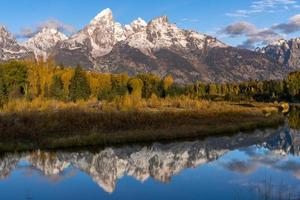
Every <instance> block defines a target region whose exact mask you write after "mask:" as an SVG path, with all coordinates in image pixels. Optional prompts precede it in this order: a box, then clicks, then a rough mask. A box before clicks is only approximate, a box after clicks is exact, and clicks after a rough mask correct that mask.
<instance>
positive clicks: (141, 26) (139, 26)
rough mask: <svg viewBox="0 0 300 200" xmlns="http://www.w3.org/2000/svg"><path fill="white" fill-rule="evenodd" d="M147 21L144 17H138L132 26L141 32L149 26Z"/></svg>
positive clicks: (134, 29) (135, 30)
mask: <svg viewBox="0 0 300 200" xmlns="http://www.w3.org/2000/svg"><path fill="white" fill-rule="evenodd" d="M147 25H148V24H147V22H146V21H145V20H143V19H142V18H138V19H136V20H134V21H133V22H131V24H130V27H131V28H132V30H133V31H134V32H139V31H141V30H143V29H145V28H146V27H147Z"/></svg>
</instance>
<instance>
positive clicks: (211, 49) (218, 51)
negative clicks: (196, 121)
mask: <svg viewBox="0 0 300 200" xmlns="http://www.w3.org/2000/svg"><path fill="white" fill-rule="evenodd" d="M54 54H55V58H56V60H57V62H59V63H64V64H65V65H71V66H74V65H76V64H81V65H82V66H84V67H86V68H87V69H89V70H96V71H101V72H114V73H119V72H128V73H129V74H131V75H134V74H136V73H143V72H151V73H155V74H157V75H159V76H165V75H167V74H171V75H173V76H174V78H175V80H176V81H177V82H185V83H186V82H191V81H195V80H201V81H205V82H212V81H217V82H227V81H245V80H249V79H281V78H283V77H284V75H286V74H287V73H288V72H287V70H286V69H285V68H283V67H282V66H281V65H280V63H278V62H274V61H273V60H272V59H270V58H269V57H267V56H266V55H264V54H260V53H255V52H252V51H250V50H243V49H237V48H233V47H229V46H227V45H225V44H224V43H222V42H221V41H219V40H217V39H216V38H214V37H211V36H208V35H205V34H200V33H198V32H195V31H190V30H183V29H180V28H178V27H177V26H176V25H175V24H171V23H170V22H169V20H168V18H167V17H165V16H164V17H158V18H155V19H153V20H152V21H150V22H149V23H146V22H145V21H144V20H142V19H140V18H139V19H137V20H135V21H133V22H132V23H131V24H130V25H125V26H122V25H120V24H119V23H117V22H115V21H114V18H113V14H112V12H111V10H110V9H106V10H104V11H102V12H101V13H100V14H98V15H97V16H96V17H95V18H94V19H93V20H92V21H91V23H90V24H89V25H87V26H86V27H85V28H83V29H82V30H81V31H79V32H78V33H77V34H75V35H73V36H72V37H71V38H70V39H69V40H66V41H64V42H63V43H61V44H60V45H58V46H57V47H56V51H55V52H54Z"/></svg>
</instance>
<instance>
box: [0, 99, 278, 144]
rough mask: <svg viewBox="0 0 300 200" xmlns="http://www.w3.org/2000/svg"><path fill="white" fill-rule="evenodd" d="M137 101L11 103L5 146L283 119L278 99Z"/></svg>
mask: <svg viewBox="0 0 300 200" xmlns="http://www.w3.org/2000/svg"><path fill="white" fill-rule="evenodd" d="M136 101H137V100H136V99H133V98H131V97H130V96H129V97H128V96H127V97H126V99H124V98H119V99H117V100H115V101H113V102H105V101H104V102H98V101H96V100H90V101H87V102H83V101H82V102H76V103H69V102H68V103H66V102H57V101H51V100H50V101H48V100H43V99H36V100H34V101H32V102H28V101H25V100H17V101H14V102H10V103H8V104H7V105H6V106H5V107H4V108H3V109H2V111H1V114H0V138H1V141H2V143H0V150H1V145H2V146H3V144H4V143H6V144H10V143H17V146H20V147H22V146H24V144H25V143H26V144H28V145H25V146H29V147H37V146H38V147H55V148H56V147H66V146H68V147H69V146H81V145H96V144H106V143H108V144H110V143H121V142H134V141H138V142H141V141H153V140H166V139H176V138H185V137H194V136H199V135H212V134H221V133H227V132H230V133H232V132H237V131H241V130H249V129H255V128H258V127H265V126H270V125H278V124H280V123H281V122H282V118H281V116H280V115H278V114H277V112H274V110H276V108H277V107H276V106H277V105H274V104H264V103H255V104H249V103H243V102H241V103H239V104H237V103H230V102H209V101H201V100H192V99H189V98H186V97H180V98H175V99H170V98H166V99H157V98H155V97H153V98H150V99H149V100H141V99H140V100H138V102H136ZM269 110H271V111H272V112H270V114H266V113H269ZM8 146H11V145H8ZM4 149H5V148H4Z"/></svg>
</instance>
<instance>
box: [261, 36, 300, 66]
mask: <svg viewBox="0 0 300 200" xmlns="http://www.w3.org/2000/svg"><path fill="white" fill-rule="evenodd" d="M257 51H259V52H261V53H264V54H266V55H267V56H269V57H270V58H272V59H273V60H275V61H277V62H279V63H280V64H283V65H285V66H287V67H288V68H291V69H299V68H300V38H294V39H290V40H285V39H280V40H277V41H274V42H272V43H270V44H269V45H267V46H266V47H263V48H261V49H257Z"/></svg>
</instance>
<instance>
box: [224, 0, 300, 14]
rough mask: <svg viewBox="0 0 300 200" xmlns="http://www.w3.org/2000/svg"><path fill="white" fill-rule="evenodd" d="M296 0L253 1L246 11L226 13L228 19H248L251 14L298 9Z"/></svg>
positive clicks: (299, 6)
mask: <svg viewBox="0 0 300 200" xmlns="http://www.w3.org/2000/svg"><path fill="white" fill-rule="evenodd" d="M299 8H300V5H299V4H298V2H297V1H296V0H258V1H254V2H253V3H252V4H251V5H250V6H249V7H248V8H247V9H244V10H236V11H233V12H229V13H226V15H227V16H230V17H248V16H250V15H251V14H255V13H262V12H271V13H272V12H275V11H281V10H290V9H299Z"/></svg>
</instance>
